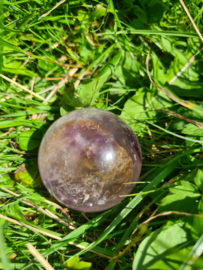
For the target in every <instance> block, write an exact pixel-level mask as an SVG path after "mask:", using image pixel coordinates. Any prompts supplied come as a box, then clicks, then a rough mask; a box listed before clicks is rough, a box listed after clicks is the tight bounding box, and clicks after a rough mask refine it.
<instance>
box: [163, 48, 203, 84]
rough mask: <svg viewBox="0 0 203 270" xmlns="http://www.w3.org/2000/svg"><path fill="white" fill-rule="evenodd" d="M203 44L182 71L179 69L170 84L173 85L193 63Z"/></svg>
mask: <svg viewBox="0 0 203 270" xmlns="http://www.w3.org/2000/svg"><path fill="white" fill-rule="evenodd" d="M202 45H203V44H201V46H200V47H199V49H198V51H197V53H196V54H195V55H193V56H192V58H191V59H190V60H189V62H188V63H187V64H186V65H185V66H184V67H183V68H182V69H181V71H179V72H178V74H177V75H176V76H175V77H174V78H173V79H171V80H170V82H169V83H168V85H171V84H172V83H173V82H174V81H175V80H176V79H177V78H178V77H179V76H180V75H181V74H182V73H183V72H184V71H185V70H186V69H187V68H188V67H189V66H190V65H191V64H192V62H193V61H194V60H195V58H196V56H197V54H198V53H199V52H200V51H201V49H202Z"/></svg>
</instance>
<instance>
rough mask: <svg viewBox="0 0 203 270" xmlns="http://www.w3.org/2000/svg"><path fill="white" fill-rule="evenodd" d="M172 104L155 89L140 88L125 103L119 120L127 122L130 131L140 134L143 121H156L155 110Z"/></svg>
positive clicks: (143, 124) (143, 125)
mask: <svg viewBox="0 0 203 270" xmlns="http://www.w3.org/2000/svg"><path fill="white" fill-rule="evenodd" d="M172 104H173V102H172V101H171V99H170V98H169V97H168V96H167V95H165V94H164V93H163V92H159V91H157V90H156V89H148V88H140V89H139V90H138V91H137V92H136V94H135V95H134V96H133V97H131V98H129V99H128V100H127V102H126V103H125V106H124V108H123V111H122V113H121V118H123V119H124V120H126V121H128V123H129V124H130V125H131V127H132V129H133V130H134V131H135V132H136V133H138V134H140V133H142V131H143V129H144V127H145V125H146V124H145V120H150V121H156V115H157V112H156V111H155V109H163V108H167V107H170V106H172Z"/></svg>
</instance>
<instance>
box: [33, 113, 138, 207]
mask: <svg viewBox="0 0 203 270" xmlns="http://www.w3.org/2000/svg"><path fill="white" fill-rule="evenodd" d="M38 164H39V171H40V175H41V178H42V181H43V183H44V185H45V186H46V188H47V189H48V190H49V192H50V193H51V194H52V195H53V196H54V197H55V198H56V199H57V200H58V201H59V202H61V203H62V204H64V205H66V206H68V207H70V208H72V209H75V210H78V211H84V212H96V211H102V210H105V209H108V208H110V207H112V206H114V205H115V204H117V203H119V202H120V201H122V200H123V199H124V198H123V197H120V195H125V194H129V193H130V192H131V190H132V188H133V187H134V184H127V185H126V184H124V183H129V182H136V181H137V180H138V178H139V175H140V171H141V166H142V156H141V149H140V145H139V142H138V140H137V138H136V136H135V134H134V133H133V131H132V130H131V128H130V127H129V126H128V125H127V124H126V123H125V122H123V121H122V120H121V119H120V118H119V117H117V116H116V115H115V114H113V113H110V112H108V111H105V110H99V109H93V108H88V109H80V110H76V111H72V112H70V113H68V114H66V115H64V116H63V117H61V118H59V119H58V120H57V121H56V122H54V123H53V124H52V126H51V127H50V128H49V129H48V131H47V133H46V134H45V136H44V138H43V140H42V143H41V146H40V150H39V158H38Z"/></svg>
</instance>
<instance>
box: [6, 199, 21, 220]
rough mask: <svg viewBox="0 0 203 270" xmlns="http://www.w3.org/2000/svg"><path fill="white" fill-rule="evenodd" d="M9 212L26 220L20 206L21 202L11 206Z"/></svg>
mask: <svg viewBox="0 0 203 270" xmlns="http://www.w3.org/2000/svg"><path fill="white" fill-rule="evenodd" d="M8 213H9V214H10V215H12V216H13V217H14V218H16V219H21V220H25V219H24V216H23V213H22V211H21V209H20V207H19V202H15V203H13V204H12V205H11V206H10V207H9V210H8Z"/></svg>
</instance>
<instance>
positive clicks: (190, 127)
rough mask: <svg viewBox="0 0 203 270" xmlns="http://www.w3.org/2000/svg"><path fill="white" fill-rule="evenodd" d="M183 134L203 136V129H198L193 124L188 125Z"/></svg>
mask: <svg viewBox="0 0 203 270" xmlns="http://www.w3.org/2000/svg"><path fill="white" fill-rule="evenodd" d="M182 133H183V134H187V135H191V136H203V129H201V128H198V127H197V126H194V125H193V124H187V125H186V126H185V128H184V129H183V130H182Z"/></svg>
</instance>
